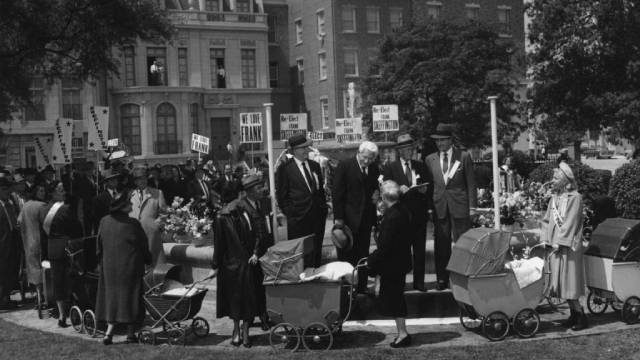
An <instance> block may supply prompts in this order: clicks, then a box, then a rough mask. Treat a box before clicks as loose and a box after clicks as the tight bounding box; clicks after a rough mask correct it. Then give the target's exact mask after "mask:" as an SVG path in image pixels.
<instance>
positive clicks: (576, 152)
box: [573, 140, 582, 163]
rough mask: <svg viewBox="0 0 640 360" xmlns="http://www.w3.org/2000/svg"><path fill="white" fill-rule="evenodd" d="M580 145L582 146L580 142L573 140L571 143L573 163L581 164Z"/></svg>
mask: <svg viewBox="0 0 640 360" xmlns="http://www.w3.org/2000/svg"><path fill="white" fill-rule="evenodd" d="M581 144H582V140H575V141H574V142H573V156H574V159H573V161H574V162H575V163H581V162H582V153H581V152H580V145H581Z"/></svg>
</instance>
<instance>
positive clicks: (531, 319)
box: [513, 309, 540, 338]
mask: <svg viewBox="0 0 640 360" xmlns="http://www.w3.org/2000/svg"><path fill="white" fill-rule="evenodd" d="M539 327H540V315H538V313H537V312H536V311H535V310H533V309H523V310H520V311H519V312H518V313H517V314H516V316H515V317H514V318H513V330H515V332H516V334H518V336H520V337H521V338H530V337H532V336H533V335H535V334H536V333H537V332H538V328H539Z"/></svg>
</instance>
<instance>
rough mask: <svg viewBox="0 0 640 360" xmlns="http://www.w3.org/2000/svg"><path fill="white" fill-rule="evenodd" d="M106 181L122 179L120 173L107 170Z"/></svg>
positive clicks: (105, 173)
mask: <svg viewBox="0 0 640 360" xmlns="http://www.w3.org/2000/svg"><path fill="white" fill-rule="evenodd" d="M103 176H104V181H109V180H111V179H117V178H119V177H120V173H118V172H115V171H113V169H107V170H105V172H104V175H103Z"/></svg>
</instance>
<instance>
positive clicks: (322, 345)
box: [302, 323, 333, 350]
mask: <svg viewBox="0 0 640 360" xmlns="http://www.w3.org/2000/svg"><path fill="white" fill-rule="evenodd" d="M302 344H303V345H304V347H305V348H306V349H307V350H329V349H331V346H333V334H332V333H331V330H330V329H329V327H328V326H327V325H325V324H322V323H312V324H310V325H308V326H307V327H306V328H304V331H303V332H302Z"/></svg>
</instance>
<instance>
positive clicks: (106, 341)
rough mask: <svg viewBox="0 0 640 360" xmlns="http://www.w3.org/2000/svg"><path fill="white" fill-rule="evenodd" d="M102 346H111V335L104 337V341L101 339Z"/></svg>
mask: <svg viewBox="0 0 640 360" xmlns="http://www.w3.org/2000/svg"><path fill="white" fill-rule="evenodd" d="M102 344H103V345H111V344H113V336H111V335H107V336H105V337H104V339H102Z"/></svg>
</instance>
